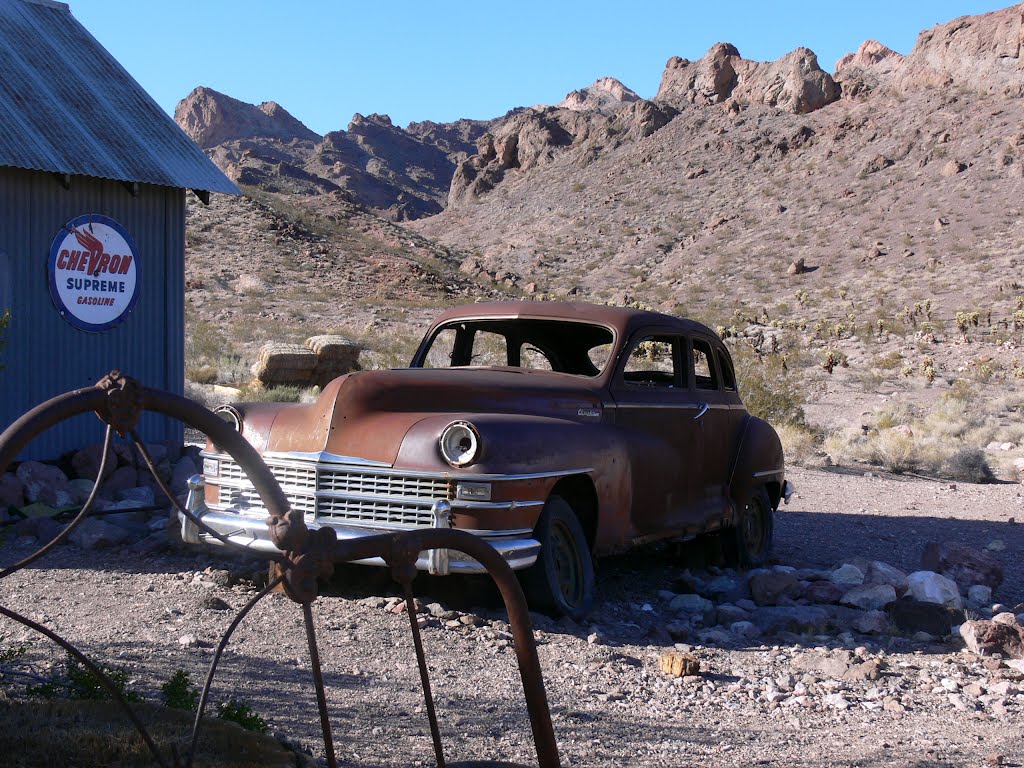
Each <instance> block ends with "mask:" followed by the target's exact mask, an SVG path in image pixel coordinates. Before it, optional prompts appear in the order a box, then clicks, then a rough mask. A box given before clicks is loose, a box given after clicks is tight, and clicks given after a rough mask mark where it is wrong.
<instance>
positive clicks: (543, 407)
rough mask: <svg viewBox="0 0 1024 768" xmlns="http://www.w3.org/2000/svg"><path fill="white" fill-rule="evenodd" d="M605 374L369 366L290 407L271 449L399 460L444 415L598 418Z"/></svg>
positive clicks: (274, 429) (273, 432) (280, 417)
mask: <svg viewBox="0 0 1024 768" xmlns="http://www.w3.org/2000/svg"><path fill="white" fill-rule="evenodd" d="M599 391H600V388H599V385H598V383H597V381H595V380H592V379H587V378H583V377H577V376H569V375H566V374H558V373H551V372H547V371H533V370H523V369H519V368H440V369H421V368H408V369H399V370H389V371H363V372H360V373H353V374H349V375H347V376H342V377H341V378H339V379H335V380H334V381H332V382H331V383H330V384H329V385H328V386H327V387H326V388H325V389H324V391H323V393H322V394H321V396H320V399H319V400H318V401H317V402H316V403H312V404H309V405H301V406H291V407H283V408H281V409H280V411H279V412H278V413H277V414H276V416H275V417H274V419H273V423H272V425H271V426H270V433H269V435H267V438H268V439H267V443H266V450H267V451H299V452H313V453H315V452H320V451H326V452H328V453H332V454H335V455H339V456H345V457H352V458H361V459H365V460H369V461H374V462H384V463H387V464H393V463H394V461H395V458H396V457H397V455H398V451H399V449H400V448H401V445H402V439H403V438H404V437H405V434H406V433H407V432H408V431H409V429H410V428H411V427H412V426H413V425H415V424H416V423H417V422H419V421H421V420H423V419H424V418H428V417H431V416H436V415H437V414H451V415H452V417H453V418H469V419H472V417H473V415H474V414H481V413H486V414H501V413H507V414H516V415H532V416H544V417H549V418H562V419H567V420H571V421H576V422H591V423H592V422H594V421H597V420H599V419H600V418H601V414H602V400H601V397H600V394H599Z"/></svg>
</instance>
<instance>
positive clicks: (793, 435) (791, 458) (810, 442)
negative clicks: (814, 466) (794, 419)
mask: <svg viewBox="0 0 1024 768" xmlns="http://www.w3.org/2000/svg"><path fill="white" fill-rule="evenodd" d="M775 431H776V432H778V434H779V439H780V440H781V441H782V450H783V452H784V453H785V455H786V463H788V464H795V465H797V466H805V465H807V464H808V463H810V462H811V461H812V460H813V459H814V458H815V457H816V456H817V453H818V435H817V433H815V432H814V430H812V429H810V428H808V427H805V426H802V425H800V424H778V425H776V426H775Z"/></svg>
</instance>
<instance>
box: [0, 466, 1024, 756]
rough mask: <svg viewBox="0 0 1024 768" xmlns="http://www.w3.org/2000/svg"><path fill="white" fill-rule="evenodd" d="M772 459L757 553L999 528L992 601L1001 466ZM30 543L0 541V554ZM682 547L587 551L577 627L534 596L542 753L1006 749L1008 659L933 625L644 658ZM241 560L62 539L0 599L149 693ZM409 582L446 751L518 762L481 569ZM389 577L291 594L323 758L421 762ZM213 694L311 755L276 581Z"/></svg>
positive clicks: (201, 644) (212, 626) (668, 614)
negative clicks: (955, 472) (864, 469)
mask: <svg viewBox="0 0 1024 768" xmlns="http://www.w3.org/2000/svg"><path fill="white" fill-rule="evenodd" d="M792 479H793V481H794V482H795V484H796V486H797V489H798V496H796V497H795V498H794V499H793V501H792V502H791V504H790V505H789V506H788V507H785V508H783V510H782V511H781V512H780V513H779V514H778V516H777V525H776V554H777V559H778V561H779V562H780V563H784V564H788V565H794V566H799V567H830V566H833V565H837V564H840V563H843V562H846V561H849V560H851V559H855V558H858V557H861V558H869V559H880V560H884V561H886V562H889V563H891V564H893V565H895V566H897V567H899V568H902V569H904V570H906V571H912V570H915V569H916V568H917V566H918V560H919V558H920V554H921V549H922V547H923V545H924V543H925V542H926V541H928V540H935V541H949V540H954V541H960V542H962V543H965V544H969V545H972V546H975V547H985V546H987V545H988V544H989V543H990V542H992V541H994V540H997V539H998V540H1001V541H1002V542H1003V543H1004V544H1005V547H1006V548H1005V550H1003V551H1002V552H1001V553H1000V557H1001V559H1002V561H1003V564H1004V566H1005V570H1006V580H1005V582H1004V584H1003V585H1002V587H1001V588H1000V589H999V590H998V591H997V593H996V595H995V598H996V599H997V600H999V601H1001V602H1003V603H1006V604H1008V605H1010V606H1013V605H1014V604H1015V603H1019V602H1022V601H1024V567H1022V564H1021V560H1020V557H1019V553H1020V552H1021V551H1022V547H1024V526H1022V525H1019V524H1017V523H1015V522H1013V519H1014V518H1016V519H1020V518H1021V516H1022V513H1021V511H1020V507H1021V504H1022V503H1024V497H1022V496H1021V486H1018V485H995V486H965V485H960V486H958V487H956V488H953V487H951V486H950V484H949V483H936V482H929V481H924V480H916V479H904V478H890V477H877V476H875V477H865V476H863V475H853V474H836V473H831V472H828V473H827V472H823V471H813V470H795V471H793V473H792ZM33 547H34V542H32V541H31V540H28V539H12V540H9V541H7V542H6V543H5V544H4V546H3V548H2V549H0V562H3V563H10V562H12V561H14V560H15V559H17V558H19V557H21V556H23V555H24V554H26V553H27V552H28V551H30V550H31V549H32V548H33ZM681 551H682V553H684V554H685V553H686V552H687V551H688V550H686V549H685V548H684V549H682V550H680V548H678V547H671V546H663V547H653V548H649V549H645V550H643V551H641V552H637V553H633V554H631V555H628V556H624V557H619V558H613V559H610V560H607V561H602V562H601V563H600V564H599V590H600V600H599V605H598V609H597V611H596V612H595V614H594V616H593V617H592V619H591V621H590V622H588V623H587V624H586V625H577V624H574V623H572V622H569V621H565V620H563V621H559V622H554V621H551V620H549V619H547V618H545V617H542V616H536V617H535V619H536V620H535V625H536V638H537V642H538V645H539V653H540V658H541V664H542V667H543V670H544V675H545V682H546V686H547V690H548V697H549V700H550V704H551V709H552V714H553V719H554V725H555V731H556V736H557V738H558V742H559V747H560V752H561V756H562V762H563V764H564V765H566V766H623V765H631V766H688V765H715V766H719V765H721V766H750V765H768V766H770V765H778V766H832V765H835V766H853V765H858V766H859V765H872V766H874V765H878V766H961V765H963V766H984V765H1006V766H1013V765H1018V766H1019V765H1024V729H1022V726H1021V722H1022V716H1024V675H1022V674H1021V673H1019V672H1017V671H1016V670H1013V669H1009V668H1007V667H1006V666H1005V665H1000V663H999V661H998V660H992V659H984V660H983V659H980V658H978V657H976V656H973V655H971V654H968V653H967V652H965V651H962V650H960V648H959V647H958V646H957V645H955V644H953V643H950V642H940V641H937V640H931V639H927V638H925V639H916V640H915V639H912V638H907V637H902V636H890V635H881V636H880V635H859V634H856V633H852V632H847V633H842V632H838V633H836V634H834V635H787V634H782V635H778V636H772V637H767V638H760V639H758V640H755V641H743V640H741V639H739V638H736V637H729V636H727V635H726V636H723V633H721V632H719V633H718V634H717V635H715V634H714V633H712V634H711V635H703V636H702V635H700V634H699V633H697V634H695V635H694V637H692V638H690V639H688V640H687V644H686V645H682V644H680V645H676V646H675V650H680V651H689V652H691V653H692V654H693V655H694V656H696V657H697V659H698V660H699V661H700V664H701V668H702V669H701V674H700V676H694V677H692V678H672V677H668V676H665V675H663V674H662V673H661V672H660V671H659V664H658V661H659V656H660V655H661V654H662V653H664V652H665V651H671V650H673V647H674V644H673V639H672V638H671V637H670V636H669V633H668V632H667V631H666V627H667V626H668V625H669V624H670V623H671V622H672V620H673V619H674V618H675V617H674V615H673V613H672V611H671V610H670V609H669V607H668V602H669V600H670V598H671V597H672V596H673V595H672V593H676V592H682V591H686V590H685V589H683V588H682V587H681V586H680V584H681V582H685V581H686V580H687V578H688V574H687V573H686V572H685V566H686V563H684V562H680V552H681ZM691 565H692V564H691ZM262 570H263V569H262V567H261V566H260V565H259V564H258V563H255V562H253V561H243V560H235V559H231V558H225V557H224V556H223V555H221V554H219V553H218V552H213V553H205V552H204V553H198V554H196V553H190V552H189V553H180V552H173V551H165V552H160V553H153V554H148V555H138V554H136V555H131V554H127V553H123V552H122V553H114V552H112V551H105V552H104V551H101V552H83V551H81V550H78V549H76V548H74V547H61V548H59V549H58V550H57V551H56V552H54V553H53V554H51V555H50V556H49V557H48V558H47V559H45V560H43V561H41V563H39V564H37V566H36V567H33V568H31V569H28V570H26V571H22V572H20V573H18V574H16V575H15V576H13V577H10V578H9V579H7V580H5V581H4V583H3V590H2V592H0V594H2V601H3V604H4V605H6V606H8V607H10V608H13V609H15V610H19V611H22V612H24V613H26V614H27V615H29V616H30V617H32V618H34V619H36V620H39V621H42V622H44V623H46V624H47V625H48V626H50V627H52V628H54V629H56V630H57V631H58V632H60V633H62V634H63V635H64V636H65V637H67V638H68V639H70V640H71V641H73V642H75V643H76V644H78V645H79V646H80V647H82V648H83V650H87V651H89V652H92V653H93V654H94V655H95V656H96V657H98V658H101V659H104V660H106V661H108V662H110V663H113V664H115V665H120V666H123V667H125V668H127V669H129V670H130V671H131V674H132V677H133V679H134V681H135V682H134V687H135V688H136V689H137V690H139V691H140V692H141V693H142V694H143V695H144V696H146V697H147V698H153V699H157V698H158V691H159V687H160V684H161V683H162V682H164V681H166V680H167V679H168V678H169V677H170V676H171V674H172V673H173V672H174V670H176V669H178V668H181V669H185V670H186V671H188V672H189V673H190V674H191V676H192V679H193V680H200V679H201V678H202V676H203V674H204V668H205V665H206V664H207V663H208V662H209V660H210V658H211V656H212V654H213V651H214V648H215V646H216V643H217V641H218V639H219V636H220V634H221V633H222V632H223V630H224V629H225V627H226V626H227V624H228V623H229V622H230V620H231V618H232V616H233V615H234V612H235V611H237V610H238V609H239V608H241V607H242V606H243V605H244V604H245V602H246V601H247V600H249V599H250V597H251V596H252V594H254V591H255V588H256V582H257V581H258V580H259V574H260V573H261V571H262ZM697 575H698V576H700V574H699V573H697ZM708 575H709V576H710V575H714V574H713V573H712V574H708ZM229 583H230V584H231V585H230V586H228V584H229ZM417 592H418V594H419V596H420V598H421V600H422V602H423V604H424V610H425V611H426V612H425V613H424V615H423V616H422V617H421V622H422V623H423V624H424V630H423V636H424V643H425V646H426V651H427V656H428V661H429V664H430V670H431V676H432V682H433V686H434V691H435V695H436V700H437V705H438V711H439V717H440V721H441V728H442V735H443V738H444V742H445V748H446V753H447V755H448V757H449V759H450V760H455V759H460V760H467V759H471V758H475V759H483V758H491V759H503V760H511V761H519V762H524V763H531V762H535V757H534V756H533V755H532V754H531V750H532V742H531V739H530V735H529V733H530V732H529V725H528V722H527V719H526V713H525V706H524V705H523V703H522V692H521V687H520V684H519V680H518V673H517V670H516V666H515V656H514V654H513V651H512V648H511V645H510V636H509V634H508V627H507V625H506V624H505V623H504V622H503V621H502V619H501V616H502V611H501V610H500V606H499V605H497V604H496V600H495V596H494V593H493V590H492V589H491V588H490V587H489V586H488V584H487V583H486V582H484V581H483V580H480V579H429V578H426V577H421V578H420V579H418V580H417ZM395 594H397V593H396V592H395V591H394V590H393V588H392V586H391V585H390V583H389V580H388V578H387V576H386V574H385V572H384V571H382V570H378V569H369V568H360V567H356V566H345V567H342V568H340V569H339V571H338V573H337V574H336V576H335V579H334V580H333V582H332V583H331V584H330V585H329V586H327V587H326V588H325V594H324V595H323V596H322V597H321V598H320V599H319V600H318V601H317V602H316V603H315V605H314V614H315V620H316V625H317V631H318V635H319V639H320V642H321V654H322V662H323V668H324V673H325V676H326V680H327V685H328V696H329V704H330V708H331V714H332V719H333V726H334V729H335V741H336V745H337V751H338V755H339V758H340V760H341V762H342V764H343V765H350V766H357V765H358V766H415V765H432V764H433V756H432V749H431V744H430V737H429V730H428V725H427V719H426V715H425V714H424V712H423V704H422V699H421V696H420V693H419V683H418V674H417V671H416V665H415V657H414V654H413V650H412V642H411V637H410V634H409V627H408V619H407V617H406V616H404V615H401V614H398V613H395V612H394V611H395V610H396V609H395V607H394V606H395V604H396V603H397V600H395V599H394V598H393V597H392V596H393V595H395ZM22 643H28V644H29V645H30V654H31V655H32V656H33V658H35V659H37V660H39V661H40V662H43V663H45V660H46V659H48V658H52V646H50V645H49V644H48V643H47V642H46V641H44V640H42V639H39V638H38V637H36V636H34V635H33V634H32V633H30V632H28V631H26V630H23V629H22V628H21V627H20V626H19V625H15V624H13V623H12V622H9V621H3V622H2V623H0V649H2V648H4V647H9V646H11V645H18V644H22ZM865 662H868V663H867V664H866V665H865ZM870 669H875V670H876V671H875V672H874V674H873V675H872V674H870ZM872 677H874V679H872ZM229 695H230V696H234V697H236V698H240V699H244V700H245V701H248V702H249V703H250V704H251V705H252V706H253V707H254V708H255V709H256V710H257V711H258V712H259V713H260V714H262V715H263V716H264V717H265V718H267V719H268V720H269V721H270V724H271V728H272V729H273V730H274V731H275V732H277V733H279V734H281V735H282V736H283V737H285V738H287V739H288V740H289V741H291V742H292V743H295V744H297V745H305V746H306V747H308V748H310V749H311V750H312V751H313V752H314V753H315V754H317V755H320V754H321V753H322V747H321V745H320V739H319V721H318V718H317V714H316V704H315V701H314V697H313V689H312V684H311V677H310V673H309V665H308V656H307V652H306V647H305V636H304V632H303V627H302V615H301V611H300V610H299V609H298V607H297V606H296V605H294V604H293V603H291V602H290V601H289V600H288V599H287V598H285V597H284V596H282V595H274V596H271V597H270V598H268V599H266V600H264V601H263V602H261V603H260V604H259V605H258V606H257V607H256V608H255V610H254V611H253V612H252V614H250V616H249V617H248V618H247V619H246V620H245V621H244V622H243V623H242V624H241V626H240V627H239V629H238V630H237V632H236V633H235V636H234V638H233V639H232V642H231V644H230V645H229V646H228V653H227V655H226V656H225V659H224V661H223V663H222V668H221V671H220V672H219V673H218V678H217V681H216V685H215V689H214V699H215V700H217V699H224V698H227V697H228V696H229ZM0 763H2V758H0Z"/></svg>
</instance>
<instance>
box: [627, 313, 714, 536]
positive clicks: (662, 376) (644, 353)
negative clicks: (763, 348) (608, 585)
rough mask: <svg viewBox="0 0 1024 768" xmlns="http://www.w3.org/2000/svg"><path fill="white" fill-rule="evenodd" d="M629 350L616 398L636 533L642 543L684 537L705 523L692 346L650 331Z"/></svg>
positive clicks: (674, 335) (678, 337) (634, 340)
mask: <svg viewBox="0 0 1024 768" xmlns="http://www.w3.org/2000/svg"><path fill="white" fill-rule="evenodd" d="M626 349H627V352H626V354H624V355H623V356H622V358H621V359H620V360H619V363H618V367H617V370H616V371H615V374H614V376H613V379H612V383H611V386H610V392H611V395H612V398H613V400H614V408H613V411H614V420H615V424H616V426H618V427H620V428H621V430H622V436H623V439H624V441H625V443H626V446H627V450H628V452H629V457H630V485H631V490H632V505H631V518H632V522H633V526H634V528H635V530H636V531H637V532H638V533H639V534H640V535H641V536H644V535H652V536H654V535H657V534H659V533H664V532H671V531H682V530H684V529H685V528H687V527H688V526H690V525H692V524H693V523H695V522H697V520H698V518H697V502H698V499H699V492H700V488H699V486H698V484H697V483H698V481H699V477H700V475H701V470H700V465H701V463H702V450H701V445H700V437H701V435H700V430H699V425H698V422H696V421H694V415H695V414H696V412H697V406H696V404H695V403H693V402H692V397H691V392H690V388H689V374H688V371H687V368H686V365H685V364H684V356H685V355H686V353H687V346H686V339H685V337H683V336H681V335H679V334H678V333H671V332H658V331H657V330H653V329H652V330H645V331H642V332H640V333H637V334H634V336H633V338H632V339H631V340H630V342H629V344H627V345H626Z"/></svg>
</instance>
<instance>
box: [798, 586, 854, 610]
mask: <svg viewBox="0 0 1024 768" xmlns="http://www.w3.org/2000/svg"><path fill="white" fill-rule="evenodd" d="M844 592H845V590H844V589H843V587H841V586H839V585H838V584H833V583H832V582H831V581H812V582H810V583H809V584H808V585H807V587H806V588H805V589H804V597H805V598H806V599H807V601H808V602H811V603H824V604H827V605H828V604H833V603H838V602H839V600H840V598H842V596H843V594H844Z"/></svg>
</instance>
